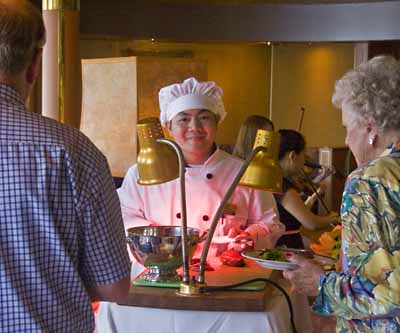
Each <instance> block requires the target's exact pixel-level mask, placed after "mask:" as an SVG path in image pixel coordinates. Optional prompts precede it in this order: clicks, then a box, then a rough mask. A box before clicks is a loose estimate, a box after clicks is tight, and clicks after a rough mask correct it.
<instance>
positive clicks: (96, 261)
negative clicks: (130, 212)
mask: <svg viewBox="0 0 400 333" xmlns="http://www.w3.org/2000/svg"><path fill="white" fill-rule="evenodd" d="M93 150H94V152H93ZM89 152H90V153H91V156H90V158H91V161H88V158H89V156H88V158H87V159H86V161H85V163H87V164H86V165H85V168H84V170H85V171H84V172H83V173H84V174H89V172H90V174H91V176H90V178H89V177H86V175H83V176H82V177H81V178H80V180H81V181H82V182H84V183H85V185H84V186H83V187H82V193H83V194H82V195H81V197H82V199H81V204H80V205H78V208H77V210H78V216H79V218H80V221H81V229H82V230H81V235H80V238H81V242H80V244H81V245H80V256H79V257H80V261H79V272H80V275H81V276H82V279H83V281H84V284H85V286H86V287H94V286H96V285H108V284H113V283H115V282H117V281H119V280H121V279H122V278H125V277H128V276H129V275H130V262H129V256H128V251H127V247H126V238H125V232H124V228H123V222H122V216H121V210H120V207H119V201H118V195H117V192H116V190H115V186H114V183H113V180H112V177H111V172H110V169H109V167H108V163H107V160H106V159H105V157H104V156H103V155H102V154H101V153H100V152H98V151H97V150H96V149H92V150H90V149H89ZM89 166H91V168H94V169H91V168H90V167H89ZM89 168H90V170H89ZM86 170H87V171H86ZM84 179H85V180H86V181H85V180H84Z"/></svg>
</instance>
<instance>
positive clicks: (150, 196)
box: [118, 78, 280, 254]
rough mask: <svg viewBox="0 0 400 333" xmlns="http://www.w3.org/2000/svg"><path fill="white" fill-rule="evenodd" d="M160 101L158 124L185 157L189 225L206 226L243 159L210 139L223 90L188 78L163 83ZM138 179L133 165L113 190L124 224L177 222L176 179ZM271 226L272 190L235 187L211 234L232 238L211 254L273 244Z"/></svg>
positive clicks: (276, 222) (275, 220)
mask: <svg viewBox="0 0 400 333" xmlns="http://www.w3.org/2000/svg"><path fill="white" fill-rule="evenodd" d="M159 103H160V110H161V113H160V121H161V124H162V125H163V126H164V127H165V128H166V129H167V130H168V132H169V134H170V136H171V137H172V139H173V140H174V141H175V142H176V143H177V144H178V145H179V146H180V148H181V149H182V152H183V155H184V158H185V162H186V174H185V177H186V178H185V180H186V203H187V224H188V227H192V228H197V229H200V231H201V232H203V231H206V230H207V229H209V226H210V223H211V221H212V218H213V216H214V214H215V212H216V210H217V209H218V206H219V204H220V202H221V201H222V199H223V196H224V195H225V193H226V192H227V190H228V188H229V186H230V185H231V183H232V181H233V179H234V177H235V175H236V174H237V173H238V170H239V168H240V166H241V164H242V161H241V160H239V159H238V158H236V157H233V156H232V155H230V154H228V153H226V152H224V151H222V150H219V149H218V148H217V147H216V144H215V138H216V134H217V129H218V126H219V124H220V123H221V122H222V121H223V119H224V118H225V115H226V112H225V109H224V104H223V101H222V89H221V88H220V87H219V86H217V85H216V84H215V82H212V81H208V82H199V81H197V80H196V79H195V78H189V79H187V80H185V81H183V82H182V83H176V84H172V85H169V86H167V87H164V88H162V89H161V90H160V92H159ZM138 178H139V173H138V167H137V165H136V164H135V165H133V166H132V167H131V168H130V169H129V170H128V172H127V174H126V176H125V178H124V181H123V183H122V186H121V188H120V189H119V190H118V194H119V199H120V202H121V208H122V214H123V219H124V225H125V228H126V229H128V228H130V227H134V226H146V225H176V226H180V225H181V214H182V212H181V202H180V192H179V191H180V190H179V180H177V179H176V180H173V181H170V182H167V183H163V184H159V185H152V186H143V185H139V184H138ZM271 225H274V226H276V225H280V223H279V220H278V218H277V215H276V205H275V201H274V198H273V196H272V194H271V193H268V192H263V191H258V190H253V189H250V188H245V187H241V186H238V187H237V188H236V190H235V191H234V193H233V195H232V197H231V199H230V201H229V203H228V205H227V208H226V211H225V213H224V217H223V218H222V219H221V221H220V223H219V224H218V227H217V229H216V231H215V235H214V239H221V237H220V236H229V237H232V241H231V242H230V243H228V244H223V245H221V244H216V243H217V242H214V243H213V244H212V246H211V248H210V254H211V253H212V252H214V254H218V253H220V252H221V251H222V250H224V249H226V248H227V247H229V248H235V249H238V250H243V249H244V248H246V247H247V246H254V247H255V248H263V247H265V246H273V245H274V244H271V240H273V239H274V237H271V235H272V233H271V230H272V228H271ZM278 238H279V237H278ZM225 239H226V237H225ZM243 239H245V240H247V241H246V242H243ZM272 243H273V241H272ZM243 244H245V246H243Z"/></svg>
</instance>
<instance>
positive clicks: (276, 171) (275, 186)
mask: <svg viewBox="0 0 400 333" xmlns="http://www.w3.org/2000/svg"><path fill="white" fill-rule="evenodd" d="M279 143H280V134H279V133H277V132H273V131H266V130H262V129H260V130H258V131H257V135H256V139H255V141H254V146H253V150H254V149H256V148H257V147H260V148H257V149H261V150H260V151H258V152H257V153H256V155H255V156H254V158H253V160H252V161H251V163H250V164H249V166H248V167H247V169H246V171H245V173H244V175H243V176H242V178H241V180H240V185H242V186H249V187H252V188H256V189H260V190H264V191H269V192H276V193H281V192H282V175H283V173H282V169H281V167H280V164H279V160H278V155H279Z"/></svg>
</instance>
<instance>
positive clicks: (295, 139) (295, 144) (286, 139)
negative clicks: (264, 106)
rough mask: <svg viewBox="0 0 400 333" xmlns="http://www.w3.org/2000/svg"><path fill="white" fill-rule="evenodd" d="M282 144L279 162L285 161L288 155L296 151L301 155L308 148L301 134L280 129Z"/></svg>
mask: <svg viewBox="0 0 400 333" xmlns="http://www.w3.org/2000/svg"><path fill="white" fill-rule="evenodd" d="M279 134H280V135H281V143H280V145H279V160H281V159H283V158H284V157H285V155H286V153H288V152H291V151H294V152H296V154H300V153H301V152H302V151H303V150H304V149H305V148H306V140H304V137H303V135H301V133H299V132H297V131H295V130H291V129H280V130H279Z"/></svg>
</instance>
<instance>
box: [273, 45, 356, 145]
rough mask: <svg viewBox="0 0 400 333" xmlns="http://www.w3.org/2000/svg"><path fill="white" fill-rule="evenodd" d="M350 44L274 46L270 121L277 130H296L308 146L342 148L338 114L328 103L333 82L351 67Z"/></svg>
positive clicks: (342, 132) (341, 128)
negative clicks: (301, 134)
mask: <svg viewBox="0 0 400 333" xmlns="http://www.w3.org/2000/svg"><path fill="white" fill-rule="evenodd" d="M353 49H354V48H353V44H352V43H326V44H324V43H313V44H307V43H301V44H293V43H292V44H286V45H281V46H274V71H273V72H274V79H273V95H272V96H273V98H272V105H273V107H272V120H273V122H274V123H275V126H276V127H277V128H292V129H297V127H298V124H299V119H300V107H301V106H303V107H304V108H305V110H306V111H305V113H304V119H303V125H302V130H301V132H302V133H303V134H304V135H305V137H306V140H307V145H308V146H309V147H321V146H330V147H342V146H344V137H345V132H344V129H343V127H342V124H341V115H340V111H339V110H337V109H335V108H334V107H333V106H332V104H331V96H332V92H333V87H334V82H335V81H336V80H337V79H338V78H340V76H342V75H343V74H344V73H345V72H346V71H347V70H348V69H350V68H352V67H353V53H354V51H353Z"/></svg>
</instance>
